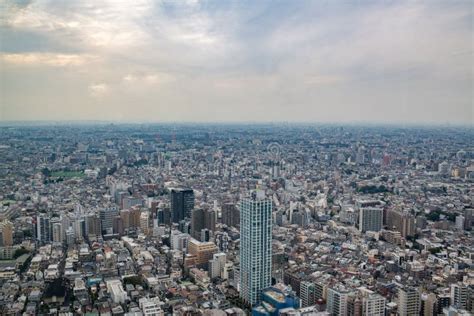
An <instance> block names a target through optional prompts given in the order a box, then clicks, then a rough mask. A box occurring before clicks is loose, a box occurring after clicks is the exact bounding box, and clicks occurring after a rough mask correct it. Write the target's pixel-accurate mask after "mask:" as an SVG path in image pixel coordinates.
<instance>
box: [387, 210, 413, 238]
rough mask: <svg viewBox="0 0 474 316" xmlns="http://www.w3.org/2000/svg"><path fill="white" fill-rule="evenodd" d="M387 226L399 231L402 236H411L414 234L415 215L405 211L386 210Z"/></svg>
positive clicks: (389, 228)
mask: <svg viewBox="0 0 474 316" xmlns="http://www.w3.org/2000/svg"><path fill="white" fill-rule="evenodd" d="M387 228H388V230H394V231H398V232H400V233H401V234H402V237H404V238H405V237H407V236H413V235H415V217H414V216H413V215H411V214H410V213H408V212H405V211H398V210H388V211H387Z"/></svg>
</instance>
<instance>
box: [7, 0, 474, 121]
mask: <svg viewBox="0 0 474 316" xmlns="http://www.w3.org/2000/svg"><path fill="white" fill-rule="evenodd" d="M473 11H474V9H473V4H472V2H470V1H453V2H444V1H429V2H428V1H424V2H413V1H400V2H369V1H367V2H359V1H358V2H355V1H353V2H347V1H335V2H322V1H319V2H318V1H276V2H269V1H258V2H250V1H240V2H237V1H228V2H227V1H226V2H220V1H205V2H200V1H179V2H171V1H158V2H155V1H148V0H139V1H125V0H123V1H105V0H104V1H71V2H59V1H25V0H22V1H12V2H9V3H6V2H4V3H2V4H0V40H1V45H0V122H15V121H30V122H41V121H50V122H58V121H66V122H73V121H77V122H84V121H101V122H117V123H133V122H136V123H145V124H147V123H179V122H183V123H265V124H266V123H281V122H283V123H284V122H289V123H302V124H319V123H321V124H324V123H330V124H375V125H378V124H382V125H384V124H389V125H405V124H406V125H423V126H426V125H433V126H439V125H456V126H457V125H463V126H472V124H473V122H474V120H473V118H474V113H473V112H474V102H473V90H474V82H473V69H474V67H473V45H474V43H473V17H474V15H473Z"/></svg>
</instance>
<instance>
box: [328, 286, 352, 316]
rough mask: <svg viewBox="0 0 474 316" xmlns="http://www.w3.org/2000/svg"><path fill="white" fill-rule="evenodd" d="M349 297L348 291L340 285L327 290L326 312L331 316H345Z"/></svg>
mask: <svg viewBox="0 0 474 316" xmlns="http://www.w3.org/2000/svg"><path fill="white" fill-rule="evenodd" d="M349 295H350V292H349V290H347V289H346V288H345V287H343V286H341V285H336V286H333V287H331V288H329V289H328V297H327V311H328V312H329V313H330V314H331V316H346V315H347V314H348V312H347V310H348V299H349Z"/></svg>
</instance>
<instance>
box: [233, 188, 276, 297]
mask: <svg viewBox="0 0 474 316" xmlns="http://www.w3.org/2000/svg"><path fill="white" fill-rule="evenodd" d="M239 208H240V296H241V298H242V299H243V300H244V301H245V302H247V303H249V304H251V305H255V304H256V303H258V302H260V301H261V297H262V291H263V289H265V288H268V287H269V286H270V285H271V272H272V201H271V200H270V199H268V198H266V197H265V193H264V192H263V191H254V192H252V193H251V194H250V196H249V197H247V198H244V199H242V200H241V202H240V205H239Z"/></svg>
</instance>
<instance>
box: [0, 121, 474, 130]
mask: <svg viewBox="0 0 474 316" xmlns="http://www.w3.org/2000/svg"><path fill="white" fill-rule="evenodd" d="M81 124H88V125H99V124H106V125H155V124H156V125H160V124H161V125H190V124H191V125H279V124H280V125H281V124H284V125H329V126H363V125H367V126H372V127H375V126H392V127H465V128H472V127H474V122H471V123H460V122H444V123H441V122H383V121H187V120H182V121H171V120H170V121H150V120H129V121H128V120H93V119H77V120H76V119H72V120H50V119H37V120H0V126H7V125H30V126H32V125H42V126H45V125H81Z"/></svg>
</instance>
